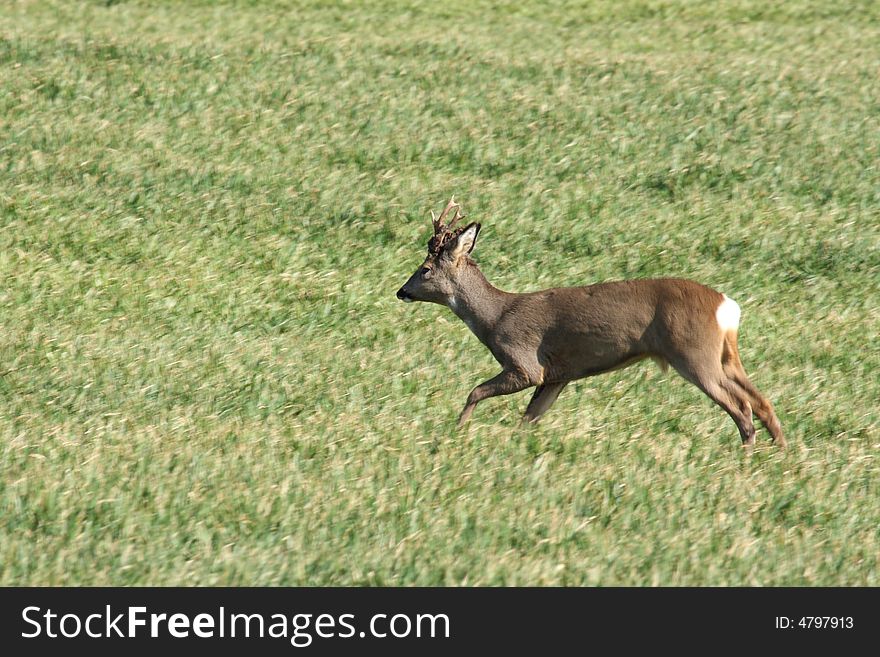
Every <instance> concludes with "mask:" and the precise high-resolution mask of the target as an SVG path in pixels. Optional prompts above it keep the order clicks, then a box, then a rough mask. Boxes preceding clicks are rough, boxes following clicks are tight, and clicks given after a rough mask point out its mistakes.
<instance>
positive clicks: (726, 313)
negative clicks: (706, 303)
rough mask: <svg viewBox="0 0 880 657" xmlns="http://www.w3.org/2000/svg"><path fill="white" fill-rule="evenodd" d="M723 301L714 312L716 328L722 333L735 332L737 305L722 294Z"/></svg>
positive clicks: (737, 316)
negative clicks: (716, 322) (719, 328)
mask: <svg viewBox="0 0 880 657" xmlns="http://www.w3.org/2000/svg"><path fill="white" fill-rule="evenodd" d="M721 296H723V297H724V301H722V302H721V305H719V306H718V310H716V311H715V319H716V320H718V326H719V327H721V330H722V331H735V330H736V329H737V328H738V327H739V304H738V303H737V302H736V301H734V300H733V299H731V298H730V297H728V296H727V295H726V294H722V295H721Z"/></svg>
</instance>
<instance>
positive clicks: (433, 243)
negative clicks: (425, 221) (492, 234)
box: [428, 194, 464, 255]
mask: <svg viewBox="0 0 880 657" xmlns="http://www.w3.org/2000/svg"><path fill="white" fill-rule="evenodd" d="M452 210H455V213H454V214H453V215H452V219H451V220H450V221H449V223H447V224H444V223H443V221H444V220H445V219H446V217H447V216H449V213H450V212H451V211H452ZM463 218H464V215H463V214H462V212H461V205H459V204H458V203H456V202H455V195H454V194H453V196H452V197H451V198H450V199H449V203H447V204H446V207H445V208H443V212H441V213H440V216H439V217H435V216H434V211H433V210H431V223H432V224H433V225H434V236H433V237H432V238H431V239H430V241H429V242H428V251H430V252H431V253H433V254H435V255H438V254H439V253H440V251H441V250H442V249H443V246H444V245H445V244H446V243H447V242H449V241H450V240H452V239H454V238H456V237H458V234H459V233H461V231H462V229H461V228H459V229H458V230H452V228H453V226H455V224H456V223H457V222H458V220H459V219H463Z"/></svg>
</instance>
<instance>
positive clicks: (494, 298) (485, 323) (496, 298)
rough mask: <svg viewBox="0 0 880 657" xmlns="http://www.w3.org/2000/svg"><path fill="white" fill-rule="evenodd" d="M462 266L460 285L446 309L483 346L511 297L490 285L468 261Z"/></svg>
mask: <svg viewBox="0 0 880 657" xmlns="http://www.w3.org/2000/svg"><path fill="white" fill-rule="evenodd" d="M465 267H466V269H465V271H463V272H462V273H461V276H460V278H459V281H460V285H458V286H457V289H456V291H455V293H454V294H453V295H452V296H451V297H450V298H449V302H448V306H449V308H450V310H452V312H454V313H455V314H456V315H458V317H460V318H461V320H462V321H463V322H464V323H465V324H467V325H468V328H469V329H470V330H471V331H472V332H473V334H474V335H476V336H477V337H478V338H479V339H480V341H481V342H483V343H486V340H487V339H488V337H489V336H490V335H491V334H492V332H493V330H494V329H495V325H496V324H497V323H498V320H499V319H500V318H501V316H502V315H503V314H504V311H505V310H506V309H507V305H508V303H509V301H510V297H512V296H514V295H512V294H510V293H508V292H503V291H501V290H499V289H498V288H497V287H495V286H494V285H492V284H491V283H490V282H489V281H488V280H486V277H485V276H483V273H482V272H481V271H480V270H479V269H478V268H477V266H476V265H475V264H473V263H470V262H469V263H467V264H465Z"/></svg>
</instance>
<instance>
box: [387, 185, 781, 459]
mask: <svg viewBox="0 0 880 657" xmlns="http://www.w3.org/2000/svg"><path fill="white" fill-rule="evenodd" d="M452 209H455V215H454V217H453V220H452V222H450V224H447V225H444V224H443V219H444V218H445V217H446V216H447V215H448V213H449V212H450V211H451V210H452ZM460 216H461V215H460V213H459V209H458V205H457V204H455V203H454V201H450V203H449V204H448V205H447V206H446V209H445V210H444V212H443V214H441V216H440V218H439V220H438V219H435V220H434V236H433V237H432V238H431V242H429V249H428V257H427V258H426V259H425V261H424V263H423V264H422V266H421V267H419V269H417V270H416V272H415V273H414V274H413V275H412V276H411V277H410V279H409V280H408V281H407V282H406V283H405V284H404V285H403V287H401V288H400V290H399V291H398V292H397V296H398V298H400V299H402V300H404V301H429V302H433V303H438V304H440V305H444V306H447V307H448V308H450V309H451V310H452V311H453V312H454V313H455V314H456V315H457V316H458V317H460V318H461V319H462V320H463V321H464V322H465V324H467V326H468V327H469V328H470V329H471V331H472V332H473V333H474V334H475V335H476V336H477V338H478V339H479V340H480V341H481V342H482V343H483V344H484V345H486V347H488V348H489V350H490V351H491V352H492V355H493V356H494V357H495V359H496V360H497V361H498V362H499V363H500V364H501V366H502V371H501V372H500V373H499V374H498V375H497V376H495V377H493V378H491V379H489V380H488V381H486V382H484V383H482V384H480V385H478V386H477V387H476V388H474V389H473V390H472V391H471V393H470V395H469V396H468V399H467V403H466V404H465V407H464V409H463V410H462V412H461V415H460V417H459V424H460V425H461V424H464V423H465V422H466V421H467V420H468V419H469V418H470V416H471V413H472V412H473V410H474V407H475V406H476V405H477V404H478V403H479V402H480V401H482V400H483V399H486V398H488V397H494V396H496V395H507V394H511V393H514V392H519V391H520V390H524V389H526V388H530V387H535V392H534V394H533V396H532V399H531V401H530V402H529V405H528V408H527V409H526V412H525V416H524V418H523V419H524V420H525V421H528V422H535V421H537V420H538V418H539V417H540V416H541V415H542V414H544V413H545V412H546V411H547V409H549V408H550V406H551V405H552V404H553V402H554V401H555V400H556V398H557V396H558V395H559V393H560V392H561V391H562V389H563V388H564V387H565V385H566V384H567V383H568V382H569V381H574V380H576V379H581V378H584V377H588V376H593V375H596V374H601V373H603V372H608V371H611V370H615V369H620V368H623V367H627V366H629V365H631V364H633V363H635V362H638V361H640V360H642V359H644V358H652V359H654V360H655V361H657V362H658V363H660V364H661V365H663V366H665V365H667V364H668V365H670V366H672V367H673V368H674V369H675V370H676V371H677V372H678V373H679V374H681V375H682V376H683V377H684V378H685V379H687V380H688V381H690V382H691V383H693V384H694V385H696V386H697V387H698V388H699V389H700V390H702V391H703V392H704V393H705V394H706V395H707V396H709V397H710V398H711V399H712V400H713V401H715V402H716V403H717V404H718V405H719V406H721V408H723V409H724V410H725V411H726V412H727V413H728V414H729V415H730V416H731V417H732V418H733V420H734V422H735V423H736V425H737V428H738V429H739V432H740V437H741V439H742V441H743V443H744V444H747V445H751V444H753V443H754V438H755V428H754V425H753V423H752V412H754V413H755V414H757V416H758V418H759V419H760V420H761V422H762V423H763V424H764V425H765V426H766V427H767V430H768V431H769V432H770V435H771V436H772V438H773V440H775V441H776V443H777V444H779V445H780V446H784V445H785V439H784V437H783V435H782V429H781V427H780V424H779V420H778V419H777V417H776V415H775V413H774V412H773V407H772V406H771V404H770V402H768V401H767V399H766V398H764V397H763V396H762V395H761V393H760V392H758V390H757V388H755V386H754V385H753V384H752V383H751V381H749V378H748V377H747V376H746V373H745V370H744V369H743V366H742V362H741V361H740V358H739V351H738V349H737V341H736V337H737V327H736V325H737V324H738V319H739V317H738V313H739V309H738V306H736V304H735V303H733V302H732V301H731V300H729V299H728V298H727V297H726V296H725V295H723V294H721V293H719V292H716V291H715V290H713V289H711V288H708V287H706V286H705V285H701V284H700V283H695V282H694V281H689V280H684V279H679V278H658V279H640V280H628V281H616V282H609V283H597V284H594V285H587V286H583V287H563V288H552V289H548V290H541V291H539V292H527V293H521V294H515V293H510V292H504V291H502V290H499V289H497V288H496V287H494V286H493V285H492V284H491V283H489V281H488V280H486V277H485V276H483V274H482V272H481V271H480V270H479V268H478V267H477V265H476V263H475V262H474V261H473V260H472V259H471V257H470V255H469V254H470V252H471V250H472V249H473V247H474V244H475V243H476V239H477V235H478V234H479V231H480V224H477V223H471V224H469V225H467V226H466V227H464V228H459V229H456V230H455V231H453V230H452V228H451V226H452V224H454V223H455V221H457V220H458V219H459V218H460ZM725 303H727V304H732V308H733V309H735V310H733V312H735V316H734V319H733V320H728V319H726V316H725V318H722V317H719V314H718V313H719V308H720V307H721V306H722V304H725ZM729 308H730V306H729V305H728V306H726V307H725V308H724V309H723V310H728V309H729ZM722 319H725V322H727V323H728V324H730V325H727V324H725V323H724V322H722ZM731 321H732V322H733V323H732V324H731V323H730V322H731Z"/></svg>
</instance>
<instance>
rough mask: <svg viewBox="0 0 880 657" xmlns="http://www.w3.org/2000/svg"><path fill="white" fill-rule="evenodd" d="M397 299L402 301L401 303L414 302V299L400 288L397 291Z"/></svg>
mask: <svg viewBox="0 0 880 657" xmlns="http://www.w3.org/2000/svg"><path fill="white" fill-rule="evenodd" d="M397 298H398V299H400V300H401V301H412V300H413V298H412V297H411V296H410V295H409V294H408V293H407V291H406V290H405V289H403V288H400V289H399V290H398V291H397Z"/></svg>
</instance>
